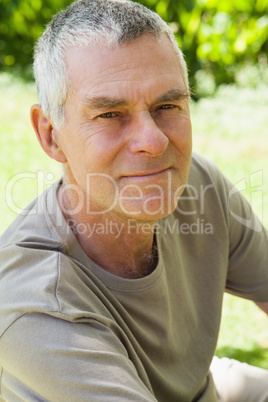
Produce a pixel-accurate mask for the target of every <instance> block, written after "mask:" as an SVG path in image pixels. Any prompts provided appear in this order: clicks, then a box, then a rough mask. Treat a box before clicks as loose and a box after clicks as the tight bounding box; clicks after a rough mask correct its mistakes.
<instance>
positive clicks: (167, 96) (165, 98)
mask: <svg viewBox="0 0 268 402" xmlns="http://www.w3.org/2000/svg"><path fill="white" fill-rule="evenodd" d="M190 97H191V94H190V92H189V91H187V90H185V89H184V90H182V89H180V88H174V89H170V90H169V91H168V92H166V93H164V94H163V95H161V96H159V98H157V99H156V100H155V101H154V102H153V104H158V103H165V102H172V101H178V100H183V99H190Z"/></svg>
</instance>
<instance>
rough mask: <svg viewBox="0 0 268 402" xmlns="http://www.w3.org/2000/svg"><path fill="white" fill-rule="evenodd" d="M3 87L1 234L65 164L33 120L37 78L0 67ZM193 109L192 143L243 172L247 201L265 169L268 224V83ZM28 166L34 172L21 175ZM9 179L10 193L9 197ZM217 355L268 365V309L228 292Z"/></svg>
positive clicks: (226, 167) (229, 171) (238, 174)
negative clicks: (42, 140) (41, 139)
mask: <svg viewBox="0 0 268 402" xmlns="http://www.w3.org/2000/svg"><path fill="white" fill-rule="evenodd" d="M0 91H1V95H2V96H1V99H0V121H1V126H0V141H1V158H0V209H1V216H2V219H1V222H0V233H2V232H3V231H4V229H5V228H6V227H7V226H8V225H9V224H10V223H11V222H12V221H13V220H14V218H15V216H16V213H15V212H12V211H11V210H10V206H12V207H13V209H15V207H17V208H18V209H20V208H24V207H25V206H26V205H27V204H28V203H29V202H30V201H31V200H32V199H33V198H34V197H36V196H37V195H38V194H39V193H41V192H42V191H43V190H45V188H47V187H48V186H49V185H50V184H51V183H52V182H53V181H55V180H56V178H58V177H60V174H61V168H60V166H59V164H57V163H56V162H55V161H53V160H52V159H50V158H49V157H48V156H47V155H45V153H44V152H43V151H42V149H41V147H40V146H39V144H38V141H37V139H36V138H35V134H34V132H33V129H32V127H31V124H30V119H29V109H30V106H31V105H32V104H33V103H35V102H36V101H37V100H36V92H35V87H34V85H33V84H31V83H27V84H26V83H24V82H22V81H19V80H17V79H15V78H13V77H12V76H10V75H7V74H0ZM191 110H192V122H193V133H194V150H195V151H196V152H199V153H201V154H203V155H204V156H207V157H208V158H210V159H213V160H214V161H215V162H216V163H217V165H218V166H219V167H220V168H221V170H222V171H223V172H224V173H225V174H226V175H227V177H228V178H229V179H230V180H231V181H233V182H234V183H239V182H241V180H242V181H243V180H244V179H245V182H246V183H247V186H248V187H247V190H246V191H245V196H246V197H247V198H248V199H249V201H251V196H252V194H253V193H252V191H253V190H254V188H253V189H252V188H250V180H249V179H250V178H252V177H253V175H254V173H256V172H259V171H261V172H262V178H263V183H261V184H262V194H263V204H262V205H257V207H258V208H257V209H258V210H257V211H256V212H257V213H258V215H259V216H260V218H262V220H263V222H264V224H265V226H266V227H268V188H267V183H268V158H267V155H268V138H267V127H268V113H267V110H268V87H265V86H263V87H262V86H260V87H258V88H257V89H250V88H240V89H238V88H237V87H234V86H225V87H221V88H220V89H219V90H218V92H217V94H216V95H215V96H214V97H211V98H207V99H201V100H200V101H199V102H198V103H192V105H191ZM22 172H26V175H28V176H27V177H28V178H26V179H23V180H19V179H20V176H19V175H20V174H21V173H22ZM37 177H39V179H40V178H41V180H39V182H41V185H40V184H39V185H38V180H37ZM7 183H9V186H10V189H9V190H11V192H12V196H13V199H12V200H11V199H10V197H8V198H7V199H6V196H5V193H6V185H7ZM257 186H259V183H257ZM11 202H12V204H10V203H11ZM8 203H9V204H10V205H7V204H8ZM217 355H218V356H228V357H232V358H236V359H238V360H241V361H247V362H248V363H250V364H255V365H258V366H260V367H264V368H267V369H268V319H267V317H266V315H265V314H264V313H262V312H261V311H260V310H259V309H258V308H257V307H256V306H255V305H254V304H253V303H251V302H248V301H246V300H242V299H239V298H236V297H234V296H230V295H226V296H225V300H224V307H223V317H222V325H221V331H220V337H219V342H218V348H217Z"/></svg>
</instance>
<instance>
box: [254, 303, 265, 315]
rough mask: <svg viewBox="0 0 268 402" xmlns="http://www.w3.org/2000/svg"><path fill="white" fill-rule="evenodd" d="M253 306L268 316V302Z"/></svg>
mask: <svg viewBox="0 0 268 402" xmlns="http://www.w3.org/2000/svg"><path fill="white" fill-rule="evenodd" d="M255 304H256V305H257V306H258V307H259V308H260V309H261V310H262V311H264V312H265V313H266V314H267V315H268V302H263V303H257V302H255Z"/></svg>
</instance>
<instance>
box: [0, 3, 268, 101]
mask: <svg viewBox="0 0 268 402" xmlns="http://www.w3.org/2000/svg"><path fill="white" fill-rule="evenodd" d="M71 2H72V1H71V0H46V1H44V0H0V71H12V72H17V73H19V75H24V76H26V77H28V78H30V77H31V63H32V53H33V46H34V43H35V41H36V40H37V38H38V37H39V35H40V34H41V32H42V31H43V29H44V26H45V25H46V24H47V22H48V21H49V20H50V19H51V16H52V15H53V14H55V13H56V12H57V11H59V10H60V9H62V8H64V7H66V6H68V5H69V4H70V3H71ZM139 2H140V3H142V4H144V5H146V6H147V7H149V8H151V9H152V10H154V11H156V12H157V13H158V14H160V15H161V16H162V18H163V19H164V20H166V21H167V22H168V23H170V24H171V27H172V29H173V31H174V33H175V35H176V38H177V40H178V43H179V45H180V46H181V48H182V50H183V52H184V54H185V56H186V60H187V62H188V66H189V72H190V82H191V85H192V87H193V89H194V92H197V94H199V95H206V94H208V93H209V94H210V93H213V92H214V90H215V89H216V87H217V86H218V85H219V84H221V83H231V82H237V81H239V80H240V76H241V74H240V71H241V69H245V67H246V69H250V67H251V66H253V65H255V66H257V70H256V69H255V70H254V74H252V73H250V74H249V75H250V80H252V79H253V81H254V77H255V81H259V80H261V81H265V82H268V74H267V55H268V40H267V39H268V0H222V1H218V0H140V1H139ZM256 74H257V76H256ZM244 75H245V74H244ZM244 75H243V76H244ZM252 76H253V78H252ZM204 81H205V82H206V85H205V86H204V84H203V83H204ZM253 84H254V82H253ZM195 89H196V91H195Z"/></svg>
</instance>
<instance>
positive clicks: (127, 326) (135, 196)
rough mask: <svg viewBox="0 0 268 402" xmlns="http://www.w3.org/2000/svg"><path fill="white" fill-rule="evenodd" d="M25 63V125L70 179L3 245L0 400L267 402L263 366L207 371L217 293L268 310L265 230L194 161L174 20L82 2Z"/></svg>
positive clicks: (100, 1)
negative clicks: (33, 98) (35, 98)
mask: <svg viewBox="0 0 268 402" xmlns="http://www.w3.org/2000/svg"><path fill="white" fill-rule="evenodd" d="M34 68H35V78H36V82H37V87H38V93H39V100H40V105H34V106H33V107H32V109H31V119H32V124H33V127H34V130H35V132H36V134H37V137H38V139H39V141H40V144H41V146H42V148H43V149H44V151H45V152H46V153H47V154H48V155H49V156H50V157H52V158H53V159H55V160H57V161H58V162H60V163H62V164H63V171H64V174H63V179H62V180H61V181H60V182H58V183H56V184H55V185H53V186H52V187H51V188H50V189H48V190H47V191H46V192H45V193H44V194H43V195H41V196H40V197H39V198H38V199H37V200H35V201H33V203H32V204H31V205H30V206H29V207H28V208H27V210H26V211H24V212H23V213H22V214H21V215H20V216H19V217H18V218H17V219H16V221H15V222H14V223H13V224H12V225H11V226H10V228H9V229H8V230H7V231H6V233H5V234H4V235H3V237H2V240H1V248H2V250H1V278H2V279H1V292H0V294H1V320H0V322H1V340H0V364H1V366H2V368H1V396H2V399H1V400H3V401H12V402H13V401H22V400H24V401H37V400H39V401H57V402H58V401H65V402H66V401H102V402H103V401H109V402H110V401H115V402H118V401H165V402H166V401H168V402H169V401H170V402H171V401H182V402H186V401H187V402H188V401H206V402H212V401H213V402H214V401H218V400H222V401H252V402H253V401H268V391H267V389H268V388H267V379H268V374H267V372H266V371H265V370H262V369H258V368H253V367H250V366H247V365H246V366H245V365H242V364H239V363H238V362H234V361H231V362H230V361H229V360H225V361H220V360H215V359H214V360H213V364H212V366H211V370H212V371H213V376H214V380H213V377H212V374H211V372H210V365H211V361H212V358H213V354H214V351H215V347H216V343H217V335H218V331H219V325H220V315H221V306H222V297H223V293H224V291H225V290H227V291H229V292H231V293H233V294H236V295H239V296H242V297H245V298H248V299H250V300H253V301H254V302H257V303H258V305H259V306H260V307H261V308H262V309H263V310H264V311H266V312H268V308H267V306H268V269H267V262H268V251H267V249H268V248H267V234H266V232H265V230H264V229H263V228H262V227H261V225H260V222H259V221H258V220H257V218H256V217H254V216H252V213H251V210H250V207H249V205H248V204H247V202H246V201H245V200H244V199H242V198H241V196H240V195H239V194H238V193H236V194H233V195H232V196H231V197H230V194H231V190H232V186H231V184H230V183H229V182H228V181H227V180H226V179H225V178H224V177H223V176H222V174H221V173H220V172H219V171H218V170H217V169H216V167H214V166H212V165H211V164H210V163H208V162H207V161H205V160H204V159H203V158H201V157H199V156H196V155H193V156H192V155H191V121H190V114H189V98H190V94H189V87H188V81H187V69H186V66H185V62H184V60H183V56H182V54H181V51H180V50H179V49H178V47H177V44H176V42H175V40H174V38H173V35H172V33H171V31H170V29H169V28H168V26H167V25H166V24H165V23H164V22H163V21H162V20H161V19H160V17H159V16H157V15H156V14H154V13H152V12H151V11H149V10H147V9H146V8H144V7H143V6H141V5H138V4H136V3H134V2H129V1H118V0H92V1H89V0H79V1H77V2H74V3H73V4H72V5H71V6H70V7H69V8H67V9H66V10H65V11H62V12H61V13H59V14H58V15H57V16H55V17H54V19H53V20H52V22H51V23H50V24H49V25H48V27H47V29H46V31H45V33H44V34H43V36H42V37H41V39H40V40H39V43H38V45H37V47H36V52H35V65H34ZM187 181H188V184H187ZM237 217H241V219H237ZM200 222H201V224H202V228H203V229H202V230H201V227H200V230H199V231H194V230H193V228H194V227H196V225H198V224H199V225H200ZM249 222H250V224H249ZM253 376H254V378H253ZM230 378H231V380H230ZM214 381H215V383H216V386H215V385H214ZM243 381H245V382H243Z"/></svg>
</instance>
